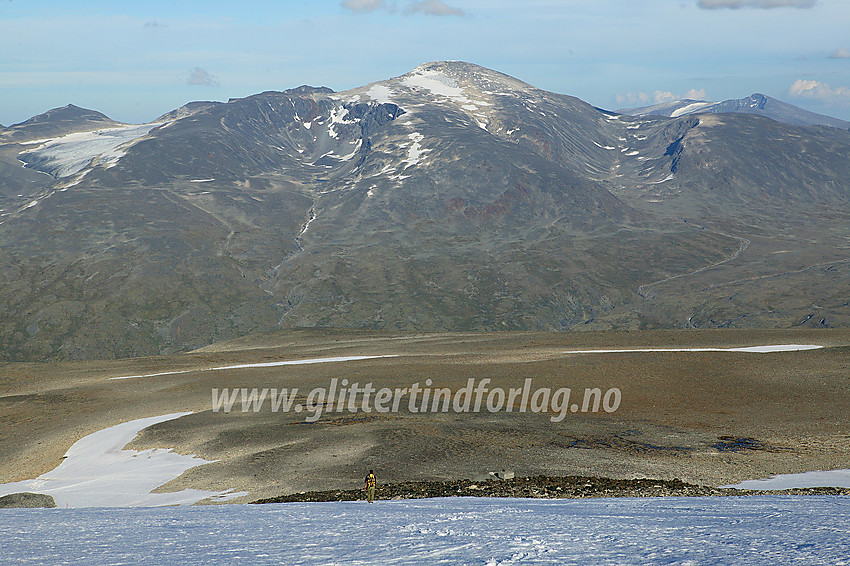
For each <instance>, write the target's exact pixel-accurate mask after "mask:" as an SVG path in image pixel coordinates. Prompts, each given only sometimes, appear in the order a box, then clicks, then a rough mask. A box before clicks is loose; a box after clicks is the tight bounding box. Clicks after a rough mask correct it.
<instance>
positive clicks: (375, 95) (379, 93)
mask: <svg viewBox="0 0 850 566" xmlns="http://www.w3.org/2000/svg"><path fill="white" fill-rule="evenodd" d="M392 95H393V91H392V90H391V89H390V88H389V87H388V86H386V85H380V84H375V85H372V86H371V87H370V88H369V90H367V91H366V96H368V97H369V98H371V99H372V100H374V101H375V102H380V103H382V104H384V103H387V102H392Z"/></svg>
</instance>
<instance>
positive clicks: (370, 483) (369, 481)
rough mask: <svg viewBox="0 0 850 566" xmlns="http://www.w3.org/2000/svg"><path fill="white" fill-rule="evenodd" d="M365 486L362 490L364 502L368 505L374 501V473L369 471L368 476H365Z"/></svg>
mask: <svg viewBox="0 0 850 566" xmlns="http://www.w3.org/2000/svg"><path fill="white" fill-rule="evenodd" d="M365 482H366V485H365V486H363V489H364V490H366V500H367V501H368V502H369V503H372V502H373V501H375V472H373V471H372V470H369V475H367V476H366V480H365Z"/></svg>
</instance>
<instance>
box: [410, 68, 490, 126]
mask: <svg viewBox="0 0 850 566" xmlns="http://www.w3.org/2000/svg"><path fill="white" fill-rule="evenodd" d="M401 83H402V84H403V85H404V86H406V87H408V88H412V89H418V90H427V91H429V92H431V94H433V95H436V96H439V97H443V98H446V99H449V100H450V101H451V102H454V103H456V104H458V105H459V106H460V108H461V109H462V110H465V111H466V112H467V113H471V112H475V111H476V110H478V109H479V106H492V104H491V103H490V102H488V101H486V100H473V99H471V98H469V93H468V92H467V90H466V89H464V88H463V87H460V86H458V84H457V81H455V80H454V79H453V78H451V77H449V76H447V75H446V74H444V73H443V72H441V71H437V70H433V69H416V70H415V71H413V72H412V73H410V74H408V75H407V76H405V77H404V78H403V79H402V81H401ZM470 116H471V117H472V119H473V120H474V121H475V123H476V124H478V127H479V128H481V129H482V130H487V125H488V116H487V115H486V114H482V113H480V112H478V113H475V114H470Z"/></svg>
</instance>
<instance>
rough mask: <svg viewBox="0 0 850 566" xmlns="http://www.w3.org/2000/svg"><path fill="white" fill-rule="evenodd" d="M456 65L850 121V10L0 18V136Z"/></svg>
mask: <svg viewBox="0 0 850 566" xmlns="http://www.w3.org/2000/svg"><path fill="white" fill-rule="evenodd" d="M445 59H452V60H462V61H469V62H472V63H477V64H479V65H484V66H486V67H490V68H492V69H496V70H498V71H502V72H504V73H507V74H509V75H513V76H515V77H517V78H519V79H522V80H524V81H526V82H528V83H531V84H532V85H534V86H537V87H540V88H544V89H546V90H551V91H554V92H559V93H563V94H570V95H574V96H578V97H579V98H582V99H583V100H586V101H587V102H590V103H591V104H595V105H597V106H601V107H604V108H609V109H616V108H620V107H626V106H639V105H646V104H652V103H654V102H656V101H663V100H670V99H674V98H681V97H686V96H689V97H692V98H705V99H708V100H723V99H727V98H740V97H744V96H748V95H749V94H751V93H753V92H762V93H765V94H767V95H769V96H773V97H776V98H779V99H781V100H785V101H787V102H790V103H792V104H796V105H798V106H801V107H804V108H807V109H809V110H813V111H816V112H821V113H824V114H829V115H833V116H837V117H840V118H843V119H845V120H850V0H560V1H554V0H526V1H520V0H516V1H509V0H312V1H303V2H295V1H278V2H272V1H260V0H242V1H240V2H220V1H211V0H204V1H195V0H188V1H185V0H171V1H169V2H165V1H159V0H154V1H145V2H140V1H134V2H129V1H118V0H116V1H109V2H107V1H74V0H71V1H68V0H63V1H49V0H0V124H4V125H9V124H12V123H16V122H21V121H23V120H26V119H27V118H29V117H30V116H33V115H35V114H39V113H41V112H44V111H45V110H48V109H50V108H54V107H57V106H64V105H65V104H68V103H73V104H76V105H78V106H84V107H87V108H93V109H96V110H99V111H101V112H104V113H106V114H107V115H109V116H110V117H112V118H114V119H116V120H119V121H124V122H133V123H140V122H147V121H150V120H153V119H155V118H156V117H157V116H159V115H161V114H163V113H165V112H167V111H169V110H172V109H174V108H176V107H178V106H181V105H182V104H185V103H186V102H189V101H193V100H227V99H228V98H235V97H242V96H247V95H250V94H254V93H257V92H262V91H265V90H283V89H286V88H291V87H294V86H298V85H301V84H311V85H316V86H319V85H323V86H329V87H331V88H333V89H334V90H345V89H348V88H353V87H356V86H361V85H364V84H367V83H369V82H373V81H378V80H383V79H386V78H390V77H393V76H398V75H401V74H404V73H406V72H408V71H410V70H411V69H413V68H414V67H416V66H417V65H419V64H421V63H424V62H427V61H435V60H445Z"/></svg>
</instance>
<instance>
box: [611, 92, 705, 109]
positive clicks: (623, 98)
mask: <svg viewBox="0 0 850 566" xmlns="http://www.w3.org/2000/svg"><path fill="white" fill-rule="evenodd" d="M616 98H617V104H624V105H626V106H627V107H628V106H649V105H650V104H663V103H665V102H676V101H677V100H683V99H685V98H689V99H692V100H705V98H706V94H705V89H704V88H700V89H696V88H692V89H690V90H689V91H687V92H686V93H685V94H684V95H680V94H677V93H674V92H672V91H669V90H656V91H655V92H653V93H652V94H647V93H645V92H630V93H628V94H618V95H617V97H616Z"/></svg>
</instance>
